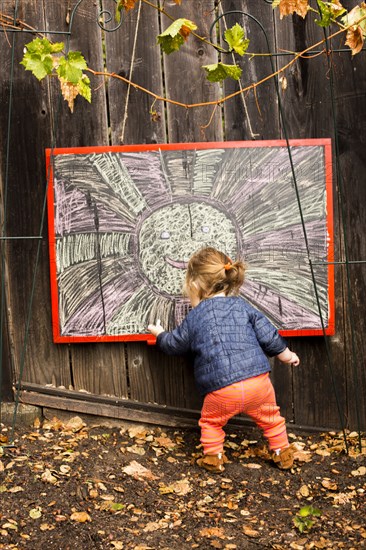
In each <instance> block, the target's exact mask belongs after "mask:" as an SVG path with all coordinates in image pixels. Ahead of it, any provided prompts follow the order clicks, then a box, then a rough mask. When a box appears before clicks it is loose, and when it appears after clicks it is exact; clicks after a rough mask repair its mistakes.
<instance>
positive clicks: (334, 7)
mask: <svg viewBox="0 0 366 550" xmlns="http://www.w3.org/2000/svg"><path fill="white" fill-rule="evenodd" d="M318 6H319V9H320V15H321V16H322V18H321V19H320V20H319V19H315V23H316V24H317V25H319V26H320V27H328V26H329V25H330V24H331V23H332V22H334V21H335V20H336V19H337V17H340V16H341V15H343V14H344V13H346V11H347V10H346V9H345V8H344V7H343V6H342V5H341V4H340V3H339V2H338V1H337V2H323V1H322V0H318Z"/></svg>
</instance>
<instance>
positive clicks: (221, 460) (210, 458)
mask: <svg viewBox="0 0 366 550" xmlns="http://www.w3.org/2000/svg"><path fill="white" fill-rule="evenodd" d="M226 462H229V461H228V459H227V458H226V456H225V455H224V453H218V454H216V455H203V457H202V458H198V459H197V465H198V466H199V467H200V468H205V470H208V471H209V472H214V473H220V472H223V471H224V470H225V467H224V464H225V463H226Z"/></svg>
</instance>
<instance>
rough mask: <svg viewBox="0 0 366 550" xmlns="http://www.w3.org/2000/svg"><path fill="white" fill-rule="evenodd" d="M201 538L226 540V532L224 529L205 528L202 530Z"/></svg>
mask: <svg viewBox="0 0 366 550" xmlns="http://www.w3.org/2000/svg"><path fill="white" fill-rule="evenodd" d="M200 535H201V537H206V538H211V537H217V538H219V539H225V538H226V536H225V532H224V530H223V529H222V527H205V528H204V529H201V530H200Z"/></svg>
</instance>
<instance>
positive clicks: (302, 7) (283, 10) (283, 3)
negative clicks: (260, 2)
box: [278, 0, 309, 19]
mask: <svg viewBox="0 0 366 550" xmlns="http://www.w3.org/2000/svg"><path fill="white" fill-rule="evenodd" d="M278 7H279V9H280V19H282V18H283V17H284V16H286V15H291V14H292V13H297V15H300V16H301V17H304V18H305V17H306V14H307V13H308V7H309V0H280V2H279V4H278Z"/></svg>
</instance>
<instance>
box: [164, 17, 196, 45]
mask: <svg viewBox="0 0 366 550" xmlns="http://www.w3.org/2000/svg"><path fill="white" fill-rule="evenodd" d="M196 29H197V25H196V24H195V23H193V21H190V20H189V19H176V20H175V21H174V22H173V23H172V24H171V25H170V27H168V28H167V29H165V31H164V32H162V33H161V34H159V35H158V37H157V41H158V44H160V46H161V49H162V50H163V52H164V53H166V54H170V53H172V52H175V51H177V50H179V49H180V47H181V46H182V45H183V44H184V41H185V40H187V38H188V36H189V34H190V33H191V31H194V30H196Z"/></svg>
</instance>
